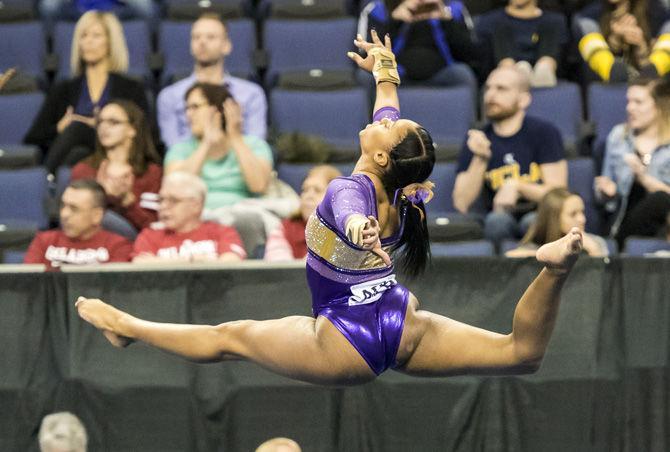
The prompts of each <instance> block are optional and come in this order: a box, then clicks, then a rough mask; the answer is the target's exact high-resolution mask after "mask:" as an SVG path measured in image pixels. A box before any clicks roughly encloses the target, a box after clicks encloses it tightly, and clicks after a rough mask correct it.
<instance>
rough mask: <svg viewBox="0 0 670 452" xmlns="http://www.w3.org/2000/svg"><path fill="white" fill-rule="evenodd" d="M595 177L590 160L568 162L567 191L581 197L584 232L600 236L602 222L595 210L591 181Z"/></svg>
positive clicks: (578, 159) (581, 159)
mask: <svg viewBox="0 0 670 452" xmlns="http://www.w3.org/2000/svg"><path fill="white" fill-rule="evenodd" d="M595 176H596V173H595V164H594V162H593V160H592V159H590V158H577V159H571V160H568V189H569V190H570V191H571V192H573V193H576V194H578V195H579V196H581V198H582V200H583V201H584V208H585V215H586V230H587V231H588V232H592V233H594V234H600V232H601V231H600V230H601V226H602V220H601V218H600V212H599V211H598V209H597V208H596V203H595V199H594V194H593V180H594V178H595Z"/></svg>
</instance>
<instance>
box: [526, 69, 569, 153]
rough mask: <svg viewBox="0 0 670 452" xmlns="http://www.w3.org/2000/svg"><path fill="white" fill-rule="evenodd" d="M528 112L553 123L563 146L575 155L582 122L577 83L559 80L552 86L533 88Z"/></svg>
mask: <svg viewBox="0 0 670 452" xmlns="http://www.w3.org/2000/svg"><path fill="white" fill-rule="evenodd" d="M532 95H533V101H532V102H531V104H530V107H528V114H530V115H533V116H537V117H539V118H542V119H544V120H546V121H549V122H551V123H552V124H553V125H555V126H556V127H557V128H558V130H560V131H561V136H562V138H563V144H564V146H565V147H566V148H567V149H568V150H570V151H571V153H572V154H574V155H576V146H577V142H578V140H579V138H580V136H579V135H580V128H581V124H582V96H581V93H580V90H579V85H577V84H576V83H571V82H559V84H558V85H556V86H555V87H553V88H535V89H533V91H532Z"/></svg>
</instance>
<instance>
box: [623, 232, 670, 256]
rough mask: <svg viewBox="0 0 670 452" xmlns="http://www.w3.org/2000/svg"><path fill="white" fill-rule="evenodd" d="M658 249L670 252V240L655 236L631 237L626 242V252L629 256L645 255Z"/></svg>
mask: <svg viewBox="0 0 670 452" xmlns="http://www.w3.org/2000/svg"><path fill="white" fill-rule="evenodd" d="M656 251H668V252H670V242H668V241H667V240H661V239H653V238H643V237H629V238H627V239H626V243H625V244H624V253H625V254H628V255H629V256H644V255H646V254H651V253H655V252H656Z"/></svg>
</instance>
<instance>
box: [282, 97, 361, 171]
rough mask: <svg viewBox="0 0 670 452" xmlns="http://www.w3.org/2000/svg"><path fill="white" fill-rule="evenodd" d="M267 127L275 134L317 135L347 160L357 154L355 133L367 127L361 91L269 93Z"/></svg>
mask: <svg viewBox="0 0 670 452" xmlns="http://www.w3.org/2000/svg"><path fill="white" fill-rule="evenodd" d="M270 112H271V117H272V120H271V125H272V126H273V127H274V128H275V130H276V131H277V132H278V133H290V132H295V131H297V132H301V133H305V134H312V135H318V136H320V137H321V138H323V139H324V140H325V141H326V142H328V143H329V144H331V145H332V146H334V147H335V148H336V149H338V150H340V151H343V153H346V154H347V155H348V157H349V159H350V160H351V159H355V158H357V155H358V149H359V144H358V132H359V131H360V130H361V129H363V127H365V125H366V124H367V112H368V103H367V97H366V94H365V90H364V89H363V88H352V89H343V90H332V91H294V90H284V89H274V90H273V91H272V92H271V94H270Z"/></svg>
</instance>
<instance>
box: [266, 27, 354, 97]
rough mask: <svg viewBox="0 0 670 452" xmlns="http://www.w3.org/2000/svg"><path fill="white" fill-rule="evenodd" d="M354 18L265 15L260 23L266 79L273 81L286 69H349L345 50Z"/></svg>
mask: <svg viewBox="0 0 670 452" xmlns="http://www.w3.org/2000/svg"><path fill="white" fill-rule="evenodd" d="M354 36H356V19H354V18H353V17H348V18H340V19H329V20H285V19H268V20H267V21H266V22H265V25H264V27H263V44H264V47H265V50H267V52H268V54H269V64H268V73H267V75H266V83H267V84H268V85H273V84H274V81H275V78H276V76H277V75H278V74H281V73H282V72H288V71H309V70H311V69H321V70H328V71H350V72H351V73H352V74H353V63H352V62H351V60H350V59H349V58H348V57H347V52H348V51H350V50H352V48H353V39H354Z"/></svg>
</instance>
